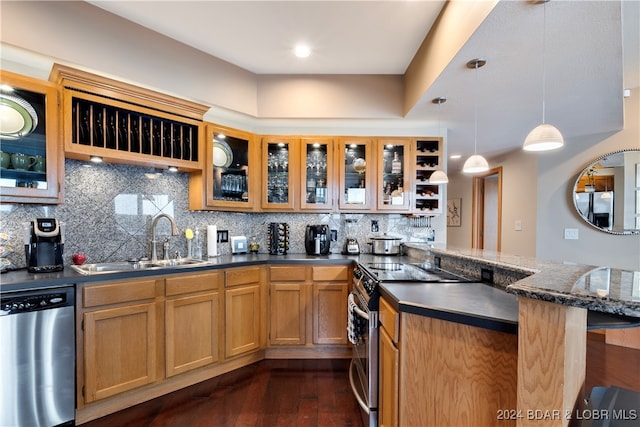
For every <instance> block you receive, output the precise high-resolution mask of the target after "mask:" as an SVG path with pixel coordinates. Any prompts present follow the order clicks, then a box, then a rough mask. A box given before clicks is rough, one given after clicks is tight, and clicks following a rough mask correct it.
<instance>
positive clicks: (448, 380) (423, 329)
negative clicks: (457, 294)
mask: <svg viewBox="0 0 640 427" xmlns="http://www.w3.org/2000/svg"><path fill="white" fill-rule="evenodd" d="M401 316H402V317H401V320H400V324H401V326H400V328H401V336H400V341H401V342H402V343H405V344H404V345H402V346H401V348H400V387H399V397H400V405H399V406H400V409H399V410H400V414H399V425H401V426H406V427H411V426H416V427H418V426H420V427H429V426H433V427H445V426H451V427H459V426H501V427H504V426H514V425H515V420H509V419H507V420H505V419H500V418H501V417H500V416H499V415H500V411H501V410H509V409H511V410H514V409H515V408H516V389H517V382H516V381H517V363H518V343H517V336H516V335H512V334H507V333H504V332H496V331H492V330H488V329H483V328H478V327H474V326H469V325H464V324H460V323H454V322H448V321H444V320H439V319H434V318H429V317H423V316H418V315H414V314H409V313H402V314H401ZM407 343H410V345H408V344H407Z"/></svg>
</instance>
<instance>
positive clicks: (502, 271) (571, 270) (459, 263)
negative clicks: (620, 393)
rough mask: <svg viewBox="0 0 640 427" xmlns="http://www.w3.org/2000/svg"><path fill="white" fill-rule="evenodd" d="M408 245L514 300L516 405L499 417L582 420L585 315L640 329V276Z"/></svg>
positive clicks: (530, 421) (536, 421)
mask: <svg viewBox="0 0 640 427" xmlns="http://www.w3.org/2000/svg"><path fill="white" fill-rule="evenodd" d="M413 248H414V249H415V250H418V251H419V250H423V251H425V253H428V256H429V257H431V259H432V260H434V261H436V260H437V262H438V263H441V264H442V265H446V266H447V268H450V269H451V270H452V271H457V272H458V273H461V274H465V275H467V276H468V277H472V278H478V279H479V278H481V277H492V278H494V285H495V286H499V287H502V288H504V289H505V290H506V291H507V292H509V293H513V294H515V295H517V296H518V306H519V308H518V352H517V355H518V357H517V359H518V360H517V405H515V406H513V407H505V408H503V409H504V410H505V411H506V412H501V414H500V415H502V416H507V420H506V421H515V422H516V425H517V426H531V425H536V426H537V425H545V426H567V425H569V424H570V423H571V421H572V419H576V418H579V415H580V410H581V409H582V406H581V405H582V397H583V395H582V393H583V390H582V388H583V384H584V379H585V369H586V333H587V327H588V321H587V319H588V312H589V311H591V312H593V313H603V314H604V318H605V320H606V322H609V321H613V322H615V320H616V319H619V322H617V325H616V326H625V323H626V326H629V327H633V326H637V325H639V324H640V284H639V283H640V272H635V271H623V270H616V269H610V268H606V267H595V266H585V265H574V264H571V265H567V264H561V263H551V262H541V261H538V260H535V259H529V258H524V257H519V256H511V255H507V254H501V253H498V252H492V251H483V250H473V249H466V250H465V249H453V250H452V249H448V250H444V249H436V248H430V247H427V246H426V245H413ZM495 279H497V280H495ZM603 325H604V323H603Z"/></svg>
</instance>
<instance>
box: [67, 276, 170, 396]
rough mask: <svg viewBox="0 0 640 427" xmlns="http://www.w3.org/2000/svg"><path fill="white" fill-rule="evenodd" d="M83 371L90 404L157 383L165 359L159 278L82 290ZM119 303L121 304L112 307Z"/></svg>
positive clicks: (82, 390) (81, 378) (81, 379)
mask: <svg viewBox="0 0 640 427" xmlns="http://www.w3.org/2000/svg"><path fill="white" fill-rule="evenodd" d="M83 291H84V292H83V295H82V297H83V305H84V307H85V308H91V311H87V312H84V314H83V317H82V325H83V331H84V333H83V337H82V338H83V341H82V342H83V343H84V345H83V352H82V356H83V357H81V358H79V361H80V360H81V361H82V362H83V367H84V369H83V370H82V372H80V374H81V375H79V380H80V381H79V383H80V384H82V382H81V381H83V383H84V387H83V388H82V389H81V393H82V394H84V402H85V403H90V402H94V401H96V400H99V399H104V398H107V397H111V396H114V395H117V394H119V393H122V392H125V391H128V390H132V389H134V388H137V387H141V386H144V385H147V384H151V383H154V382H156V381H157V380H159V379H160V378H161V376H162V375H161V373H160V372H159V371H158V366H159V361H160V360H161V359H160V358H161V350H160V347H159V345H158V343H159V342H160V337H159V328H160V327H161V321H162V317H161V315H162V310H161V309H159V308H158V305H157V302H156V295H157V292H158V283H157V281H156V280H155V279H148V280H137V281H120V282H114V283H108V284H102V285H95V286H90V287H85V288H84V289H83ZM110 304H119V305H118V306H108V307H104V308H103V306H106V305H110Z"/></svg>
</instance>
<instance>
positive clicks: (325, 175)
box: [299, 137, 337, 212]
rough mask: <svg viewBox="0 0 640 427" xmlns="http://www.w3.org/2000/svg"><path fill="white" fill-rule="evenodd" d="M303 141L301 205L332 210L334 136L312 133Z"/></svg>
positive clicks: (303, 207)
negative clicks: (321, 135) (328, 136)
mask: <svg viewBox="0 0 640 427" xmlns="http://www.w3.org/2000/svg"><path fill="white" fill-rule="evenodd" d="M300 143H301V147H302V149H301V150H300V153H301V155H302V156H301V159H300V166H301V167H300V179H299V182H300V183H301V184H302V185H301V188H300V192H301V194H300V209H301V210H303V211H323V212H328V211H331V210H333V208H334V207H335V204H336V201H335V196H334V191H335V189H336V188H337V185H336V174H335V162H334V151H335V150H334V144H333V139H331V138H319V137H310V138H302V139H301V140H300Z"/></svg>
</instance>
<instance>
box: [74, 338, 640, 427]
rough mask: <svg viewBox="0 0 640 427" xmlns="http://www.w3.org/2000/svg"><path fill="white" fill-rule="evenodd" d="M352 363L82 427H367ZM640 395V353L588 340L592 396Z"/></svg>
mask: <svg viewBox="0 0 640 427" xmlns="http://www.w3.org/2000/svg"><path fill="white" fill-rule="evenodd" d="M348 366H349V361H348V360H264V361H262V362H258V363H255V364H253V365H250V366H247V367H244V368H242V369H238V370H236V371H234V372H230V373H228V374H225V375H222V376H220V377H218V378H214V379H212V380H209V381H205V382H203V383H200V384H196V385H194V386H192V387H188V388H186V389H184V390H180V391H177V392H175V393H172V394H169V395H167V396H163V397H160V398H158V399H154V400H152V401H150V402H146V403H142V404H140V405H137V406H134V407H132V408H129V409H126V410H124V411H121V412H118V413H116V414H113V415H110V416H107V417H104V418H101V419H99V420H95V421H92V422H90V423H87V424H84V425H83V427H119V426H127V427H137V426H149V427H183V426H189V427H200V426H202V427H208V426H211V427H213V426H215V427H224V426H288V427H295V426H301V427H302V426H319V427H324V426H341V427H343V426H344V427H348V426H352V427H361V426H362V421H361V419H360V413H359V408H358V405H357V403H356V401H355V399H354V398H353V395H352V394H351V389H350V387H349V380H348V372H347V370H348ZM611 385H616V386H619V387H624V388H628V389H630V390H634V391H638V392H640V350H633V349H629V348H625V347H619V346H612V345H606V344H605V343H604V341H603V340H602V338H601V337H599V336H596V335H593V334H589V338H588V341H587V378H586V382H585V390H591V388H592V387H594V386H611Z"/></svg>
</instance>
